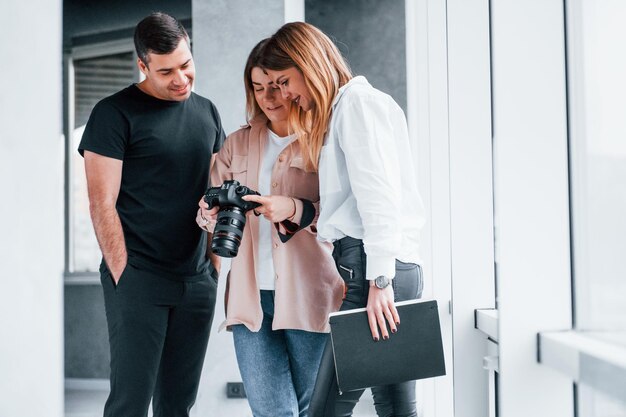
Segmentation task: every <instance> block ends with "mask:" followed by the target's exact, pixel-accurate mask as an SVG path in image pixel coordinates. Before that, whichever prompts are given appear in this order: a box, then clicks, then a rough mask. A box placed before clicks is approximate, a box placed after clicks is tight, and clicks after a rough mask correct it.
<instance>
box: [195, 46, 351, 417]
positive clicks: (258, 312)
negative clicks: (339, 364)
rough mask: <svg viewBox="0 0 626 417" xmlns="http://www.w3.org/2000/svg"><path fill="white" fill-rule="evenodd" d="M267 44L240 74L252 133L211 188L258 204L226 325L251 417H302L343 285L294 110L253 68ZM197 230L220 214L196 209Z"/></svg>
mask: <svg viewBox="0 0 626 417" xmlns="http://www.w3.org/2000/svg"><path fill="white" fill-rule="evenodd" d="M264 42H265V41H261V42H260V43H259V44H258V45H257V46H255V47H254V49H253V50H252V52H251V53H250V56H249V57H248V60H247V63H246V66H245V70H244V85H245V90H246V108H247V113H248V120H249V122H248V125H246V126H244V127H243V128H241V129H239V130H237V131H236V132H234V133H232V134H231V135H229V136H228V138H226V141H225V143H224V146H223V147H222V149H221V150H220V152H219V153H218V154H217V155H216V158H215V162H214V166H213V170H212V172H211V183H212V184H213V185H220V184H222V183H223V182H224V181H226V180H237V181H239V182H240V183H241V184H243V185H246V186H248V187H250V188H252V189H254V190H259V191H260V193H261V194H263V196H262V197H261V196H249V197H250V199H251V200H254V201H256V202H259V203H261V204H262V205H261V206H260V207H258V208H257V209H256V210H255V211H256V213H257V214H260V215H262V216H258V217H257V216H255V215H254V214H253V212H252V211H249V212H248V213H247V218H248V219H247V222H246V223H247V224H246V226H245V228H244V230H243V236H242V239H241V243H240V246H239V253H238V255H237V257H235V258H233V259H232V264H231V270H230V272H229V274H228V281H227V284H226V288H227V290H226V300H227V303H226V304H227V306H226V321H225V322H224V324H223V325H222V327H225V326H228V327H229V328H230V329H231V330H232V331H233V340H234V344H235V352H236V355H237V363H238V365H239V370H240V372H241V376H242V379H243V384H244V388H245V391H246V396H247V398H248V403H249V404H250V408H251V409H252V413H253V415H254V416H255V417H305V416H306V415H307V413H308V407H309V400H310V398H311V394H312V392H313V387H314V384H315V379H316V375H317V371H318V369H319V363H320V360H321V356H322V353H323V351H324V346H325V345H326V341H327V339H328V331H329V326H328V323H327V317H328V314H329V313H330V312H331V311H335V310H337V309H338V308H339V305H340V303H341V295H342V291H343V283H342V280H341V278H340V277H339V274H338V273H337V271H336V269H335V266H334V263H333V259H332V257H331V247H332V246H331V245H330V244H329V243H323V242H320V241H318V240H317V239H316V233H315V224H316V217H317V207H318V203H317V202H318V201H319V185H318V177H317V174H316V173H313V172H306V171H305V170H304V166H303V159H302V155H301V152H300V146H299V144H298V143H297V142H294V140H295V135H293V134H291V135H290V134H289V129H288V125H287V115H288V112H289V107H290V105H291V103H290V102H289V101H288V100H285V99H284V98H282V97H281V94H280V90H279V89H278V87H276V86H275V85H274V84H273V83H272V82H271V80H270V79H269V77H268V76H267V75H266V74H265V73H264V72H263V71H262V70H261V68H260V67H259V65H258V60H259V52H260V50H261V48H262V46H263V45H264ZM199 205H200V209H199V210H198V216H197V218H196V221H197V222H198V225H199V226H200V227H202V228H203V229H205V230H207V231H212V230H213V227H214V223H215V221H216V217H217V212H218V210H219V208H217V207H216V208H213V209H211V210H207V209H208V205H207V204H206V202H204V201H203V200H200V203H199ZM296 232H299V233H296Z"/></svg>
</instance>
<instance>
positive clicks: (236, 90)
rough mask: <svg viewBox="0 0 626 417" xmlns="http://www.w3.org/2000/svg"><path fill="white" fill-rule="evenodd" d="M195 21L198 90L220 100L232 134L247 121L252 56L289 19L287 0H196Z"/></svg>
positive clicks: (219, 103) (215, 99) (224, 118)
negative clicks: (246, 82) (246, 83)
mask: <svg viewBox="0 0 626 417" xmlns="http://www.w3.org/2000/svg"><path fill="white" fill-rule="evenodd" d="M193 21H194V36H193V38H194V51H193V52H194V58H195V62H196V92H198V93H199V94H201V95H204V96H206V97H208V98H209V99H211V100H212V101H213V102H214V103H215V104H216V106H217V108H218V110H219V112H220V115H221V117H222V123H223V125H224V130H226V133H227V134H228V133H231V132H233V131H234V130H236V129H238V128H239V126H241V125H242V124H244V123H245V122H246V120H245V95H244V87H243V68H244V65H245V63H246V58H247V57H248V54H249V53H250V50H251V49H252V47H253V46H254V45H256V44H257V42H259V41H260V40H261V39H263V38H266V37H268V36H270V35H271V34H272V33H274V32H275V31H276V30H277V29H278V28H279V27H280V26H281V25H282V24H283V23H284V0H263V1H254V2H251V1H248V0H212V1H206V0H205V1H200V0H195V1H194V3H193Z"/></svg>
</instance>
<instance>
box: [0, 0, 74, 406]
mask: <svg viewBox="0 0 626 417" xmlns="http://www.w3.org/2000/svg"><path fill="white" fill-rule="evenodd" d="M35 3H36V4H30V3H24V2H3V3H2V6H1V10H0V27H2V33H3V36H2V38H1V39H0V51H1V52H0V53H1V54H2V57H3V58H2V61H3V64H2V65H0V76H1V77H2V79H3V80H5V82H4V87H3V92H2V94H0V109H2V110H1V111H0V190H2V197H0V199H1V200H2V203H1V204H0V294H1V295H2V302H1V303H0V329H1V333H0V334H1V336H0V339H1V341H0V415H1V416H7V417H11V416H29V417H30V416H50V417H62V416H63V275H62V274H63V138H62V127H61V120H62V115H61V114H62V107H61V104H62V100H61V83H62V80H61V63H62V57H61V20H62V18H61V11H62V3H61V1H60V0H51V1H37V2H35Z"/></svg>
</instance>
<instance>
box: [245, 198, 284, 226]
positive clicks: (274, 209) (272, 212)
mask: <svg viewBox="0 0 626 417" xmlns="http://www.w3.org/2000/svg"><path fill="white" fill-rule="evenodd" d="M242 199H243V200H246V201H253V202H255V203H259V204H261V206H259V207H257V208H255V209H254V211H255V213H256V214H259V215H263V217H265V218H266V219H267V220H269V221H270V222H272V223H280V222H282V221H283V220H286V219H293V216H294V215H295V214H296V201H295V200H294V199H293V198H291V197H286V196H284V195H264V196H260V195H246V196H244V197H242Z"/></svg>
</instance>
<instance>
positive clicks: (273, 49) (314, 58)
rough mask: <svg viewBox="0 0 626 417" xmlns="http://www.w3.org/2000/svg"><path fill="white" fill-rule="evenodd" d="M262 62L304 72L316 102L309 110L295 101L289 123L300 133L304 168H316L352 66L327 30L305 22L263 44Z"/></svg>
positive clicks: (286, 27)
mask: <svg viewBox="0 0 626 417" xmlns="http://www.w3.org/2000/svg"><path fill="white" fill-rule="evenodd" d="M260 64H261V67H262V68H264V69H267V70H274V71H283V70H286V69H288V68H292V67H295V68H296V69H298V70H299V71H300V72H301V73H302V75H303V76H304V82H305V85H306V87H307V89H308V91H309V94H310V95H311V99H312V101H313V104H314V105H313V106H312V108H311V110H310V111H304V110H302V109H301V108H300V107H299V106H295V105H292V106H291V108H290V111H289V126H290V127H291V129H293V131H294V132H295V133H296V135H297V137H298V142H299V143H300V148H301V149H302V157H303V159H304V163H305V168H306V169H307V170H309V171H317V169H318V166H319V155H320V151H321V149H322V145H323V144H324V137H325V136H326V131H327V130H328V123H329V121H330V116H331V111H332V103H333V100H334V99H335V96H337V93H338V92H339V88H341V87H342V86H343V85H345V84H346V83H347V82H348V81H350V80H351V79H352V72H351V71H350V67H349V66H348V64H347V63H346V61H345V60H344V58H343V56H342V55H341V53H340V52H339V50H338V49H337V46H336V45H335V44H334V43H333V41H331V40H330V38H329V37H328V36H326V34H324V32H322V31H321V30H319V29H318V28H316V27H315V26H313V25H311V24H308V23H304V22H292V23H287V24H285V25H283V26H282V27H281V28H280V29H278V31H277V32H276V33H274V34H273V35H272V36H271V37H270V38H269V40H268V41H267V43H266V44H265V45H264V46H263V49H262V51H261V58H260Z"/></svg>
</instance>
